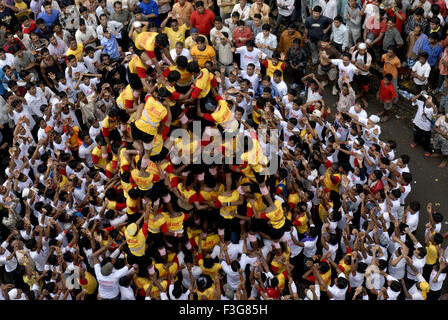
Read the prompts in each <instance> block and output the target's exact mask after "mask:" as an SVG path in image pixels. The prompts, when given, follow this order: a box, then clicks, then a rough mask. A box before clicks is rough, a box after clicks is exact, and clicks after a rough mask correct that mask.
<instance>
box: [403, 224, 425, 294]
mask: <svg viewBox="0 0 448 320" xmlns="http://www.w3.org/2000/svg"><path fill="white" fill-rule="evenodd" d="M405 233H406V234H407V235H408V236H409V237H410V239H411V241H412V242H413V243H414V248H415V249H414V252H413V253H412V258H410V257H408V256H405V259H406V263H407V267H406V279H405V280H406V286H407V287H408V288H409V287H410V286H411V285H413V284H414V283H415V282H416V281H419V280H418V275H421V273H422V272H423V267H424V266H425V263H426V253H427V252H426V249H425V248H424V247H423V246H422V245H421V243H420V242H418V240H417V238H416V237H415V236H414V235H413V234H412V233H411V231H410V230H409V228H408V227H406V229H405Z"/></svg>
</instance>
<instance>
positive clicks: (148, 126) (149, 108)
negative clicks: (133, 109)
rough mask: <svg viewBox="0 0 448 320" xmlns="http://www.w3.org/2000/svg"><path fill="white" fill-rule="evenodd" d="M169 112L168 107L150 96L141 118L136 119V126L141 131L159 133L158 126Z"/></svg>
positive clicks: (151, 133) (152, 133)
mask: <svg viewBox="0 0 448 320" xmlns="http://www.w3.org/2000/svg"><path fill="white" fill-rule="evenodd" d="M167 114H168V111H167V110H166V107H165V106H164V105H163V104H161V103H160V102H159V101H157V100H156V99H154V97H152V96H150V97H149V98H148V100H146V103H145V107H144V109H143V112H142V115H141V116H140V119H138V120H137V121H135V126H136V127H137V128H138V129H140V130H141V131H143V132H145V133H147V134H150V135H153V136H154V135H156V134H157V128H158V127H159V125H160V122H161V121H162V120H163V119H164V118H165V116H166V115H167Z"/></svg>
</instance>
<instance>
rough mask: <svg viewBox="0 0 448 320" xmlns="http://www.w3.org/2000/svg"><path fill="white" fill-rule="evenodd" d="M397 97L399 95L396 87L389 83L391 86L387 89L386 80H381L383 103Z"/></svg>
mask: <svg viewBox="0 0 448 320" xmlns="http://www.w3.org/2000/svg"><path fill="white" fill-rule="evenodd" d="M396 97H397V94H396V93H395V89H394V85H393V84H392V82H391V83H389V85H388V86H387V87H386V86H385V85H384V80H381V84H380V99H381V101H382V102H386V101H391V100H393V99H395V98H396Z"/></svg>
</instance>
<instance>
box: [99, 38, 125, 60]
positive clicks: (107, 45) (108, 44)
mask: <svg viewBox="0 0 448 320" xmlns="http://www.w3.org/2000/svg"><path fill="white" fill-rule="evenodd" d="M117 38H118V39H120V38H121V34H118V37H117V36H115V35H114V34H113V33H110V39H107V38H106V37H105V36H104V37H103V39H101V45H102V46H104V49H103V53H106V54H108V55H109V56H110V58H111V59H116V58H119V57H120V53H119V52H118V42H117Z"/></svg>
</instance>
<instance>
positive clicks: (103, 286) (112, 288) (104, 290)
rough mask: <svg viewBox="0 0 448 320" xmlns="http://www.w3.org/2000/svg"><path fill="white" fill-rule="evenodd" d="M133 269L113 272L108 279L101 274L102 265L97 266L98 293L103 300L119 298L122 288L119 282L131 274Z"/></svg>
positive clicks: (126, 268)
mask: <svg viewBox="0 0 448 320" xmlns="http://www.w3.org/2000/svg"><path fill="white" fill-rule="evenodd" d="M131 271H132V269H130V270H129V269H128V267H123V268H121V269H120V270H117V271H113V272H112V273H111V274H110V275H108V276H107V277H105V276H103V274H102V273H101V265H100V264H99V263H97V264H95V276H96V279H97V281H98V293H99V295H100V296H101V298H103V299H112V298H115V297H116V296H118V294H119V293H120V288H119V287H120V286H119V284H118V281H119V280H120V278H121V277H124V276H126V275H127V274H129V272H131Z"/></svg>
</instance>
